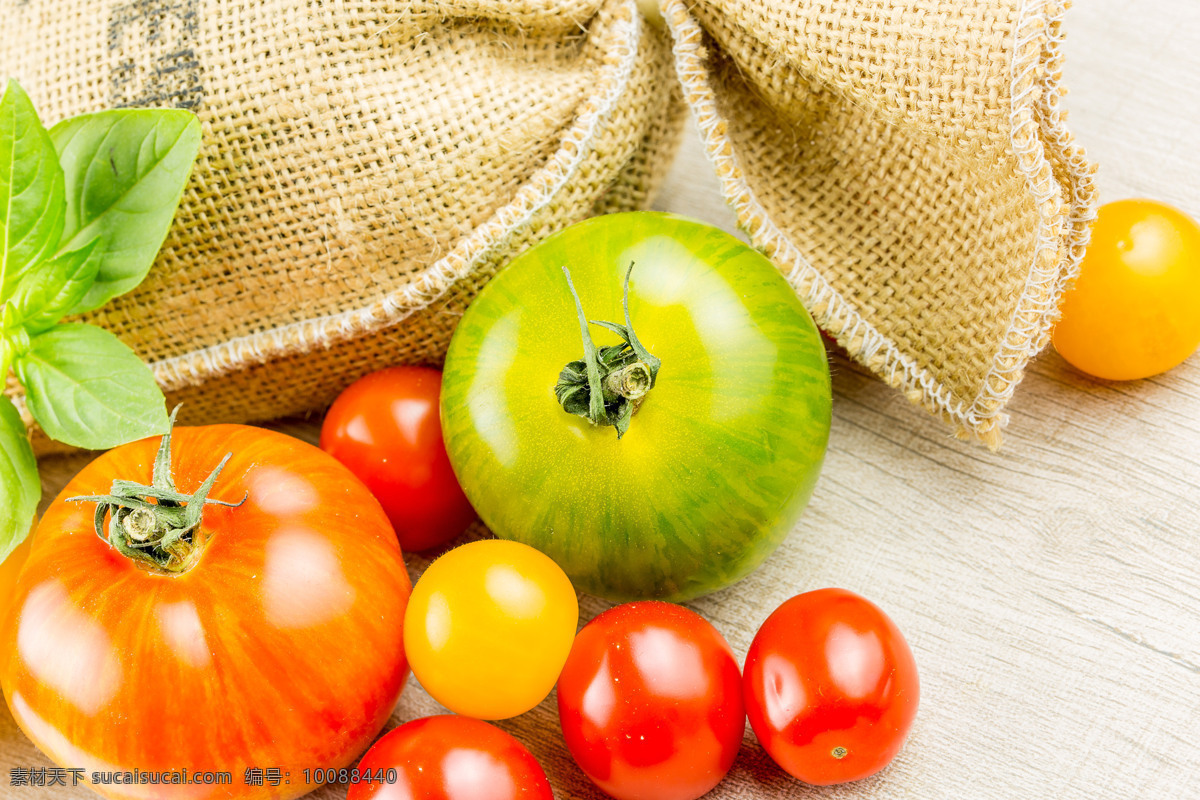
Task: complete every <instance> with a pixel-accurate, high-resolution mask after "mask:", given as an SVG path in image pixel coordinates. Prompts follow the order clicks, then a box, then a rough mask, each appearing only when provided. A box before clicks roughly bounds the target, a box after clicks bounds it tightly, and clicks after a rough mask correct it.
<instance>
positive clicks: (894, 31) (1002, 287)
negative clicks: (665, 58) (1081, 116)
mask: <svg viewBox="0 0 1200 800" xmlns="http://www.w3.org/2000/svg"><path fill="white" fill-rule="evenodd" d="M1065 10H1066V8H1065V3H1063V2H1059V1H1058V0H791V1H790V2H781V1H780V0H774V1H772V2H763V1H762V0H688V2H683V0H666V2H664V5H663V13H664V15H665V17H666V20H667V23H668V25H669V27H670V29H671V31H672V35H673V38H674V53H675V62H676V67H677V69H678V73H679V77H680V79H681V81H682V84H683V87H684V96H685V99H686V101H687V103H688V105H689V106H690V107H691V110H692V112H693V114H694V116H695V118H696V120H697V121H698V123H699V125H700V128H701V131H702V135H703V137H704V142H705V147H706V149H707V152H708V155H709V157H710V159H711V160H712V161H713V163H714V164H715V165H716V168H717V172H718V175H719V177H720V180H721V185H722V191H723V193H724V194H725V197H726V199H727V200H728V201H729V203H730V204H731V205H732V206H733V208H734V209H735V211H736V213H737V218H738V222H739V224H740V226H741V227H742V228H743V229H744V230H746V231H747V232H748V234H749V235H750V237H751V239H752V240H753V242H754V244H755V245H756V246H758V247H760V248H761V249H763V250H764V251H765V252H766V253H767V254H768V255H769V256H770V257H771V259H772V260H773V261H774V262H775V264H776V265H777V266H778V267H779V268H780V269H781V270H782V271H783V272H784V274H785V275H787V277H788V279H789V280H790V281H791V282H792V284H793V285H794V286H795V287H796V290H797V292H798V293H799V294H800V296H801V298H802V299H803V300H804V301H805V305H806V306H807V307H808V309H809V310H810V311H811V312H812V314H813V316H814V318H815V319H816V321H817V323H818V324H819V325H820V326H821V327H822V328H823V329H824V330H825V331H827V332H828V333H829V334H830V335H832V336H833V337H834V338H836V339H837V341H838V343H839V344H841V345H842V346H843V347H844V348H845V349H846V350H847V351H848V352H849V353H850V354H851V356H853V357H854V358H855V359H856V360H858V361H860V362H861V363H863V364H865V365H866V366H867V367H869V368H870V369H871V370H872V371H874V372H875V373H877V374H878V375H880V376H881V377H882V378H883V379H884V380H885V381H887V382H888V383H889V384H890V385H892V386H895V387H896V388H898V389H901V390H903V392H904V393H905V395H906V396H907V397H908V398H909V399H910V400H912V401H913V402H915V403H919V404H920V405H922V406H924V407H925V408H927V409H928V410H930V411H932V412H933V413H935V414H938V415H939V416H941V417H943V418H944V419H945V420H946V421H947V422H949V423H950V424H951V425H952V426H953V429H954V430H955V432H956V433H957V434H958V435H960V436H962V437H964V438H975V439H979V440H982V441H983V442H985V443H986V444H988V445H990V446H992V447H996V446H998V445H999V443H1000V430H1001V428H1002V427H1003V425H1004V424H1005V423H1006V421H1007V420H1006V415H1005V414H1004V407H1005V405H1006V404H1007V402H1008V400H1009V399H1010V398H1011V396H1012V393H1013V389H1014V388H1015V386H1016V385H1017V383H1018V382H1019V381H1020V379H1021V374H1022V370H1023V368H1024V367H1025V365H1026V363H1027V362H1028V360H1029V359H1030V357H1032V356H1033V355H1034V354H1036V353H1037V352H1038V351H1040V350H1041V349H1042V348H1043V347H1045V346H1046V344H1047V343H1048V341H1049V333H1050V329H1051V327H1052V325H1053V323H1054V321H1055V320H1056V319H1057V309H1058V303H1059V298H1060V296H1061V294H1062V292H1063V290H1064V289H1065V288H1066V287H1067V286H1068V285H1069V284H1070V283H1071V282H1072V281H1073V280H1074V278H1075V276H1076V274H1077V272H1078V264H1079V260H1080V258H1081V256H1082V254H1083V249H1084V247H1085V246H1086V243H1087V237H1088V226H1089V223H1090V221H1091V220H1092V219H1093V218H1094V204H1095V191H1094V188H1093V183H1092V173H1093V170H1092V167H1091V166H1090V165H1089V164H1088V162H1087V160H1086V158H1085V156H1084V153H1083V151H1082V150H1081V149H1080V148H1079V147H1078V146H1077V145H1075V144H1074V142H1073V141H1072V138H1071V135H1070V133H1069V132H1068V130H1067V128H1066V126H1065V124H1064V123H1065V120H1064V116H1065V115H1064V113H1063V111H1062V108H1061V101H1062V95H1063V91H1062V89H1061V77H1062V54H1061V50H1060V45H1061V42H1062V37H1063V30H1062V19H1063V14H1064V12H1065Z"/></svg>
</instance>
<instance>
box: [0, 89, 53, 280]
mask: <svg viewBox="0 0 1200 800" xmlns="http://www.w3.org/2000/svg"><path fill="white" fill-rule="evenodd" d="M64 208H65V201H64V190H63V171H62V168H61V167H60V166H59V164H58V154H57V153H55V151H54V145H53V143H52V142H51V141H50V136H49V135H48V134H47V133H46V129H45V128H43V127H42V123H41V120H39V119H38V115H37V111H36V110H35V109H34V107H33V103H31V102H30V100H29V96H28V95H27V94H25V91H24V90H23V89H21V87H20V86H18V85H17V82H16V81H9V82H8V86H7V88H5V90H4V98H3V99H2V100H0V299H6V298H7V297H8V296H9V293H10V291H11V289H12V287H13V286H15V285H16V284H17V281H19V280H20V279H21V277H22V276H23V275H24V274H25V273H26V272H27V271H28V270H29V269H31V268H32V267H34V266H36V265H37V264H38V262H40V261H41V260H42V259H44V258H45V257H46V256H48V255H49V254H50V253H53V252H54V250H55V248H57V247H58V244H59V238H60V236H61V234H62V228H63V211H64Z"/></svg>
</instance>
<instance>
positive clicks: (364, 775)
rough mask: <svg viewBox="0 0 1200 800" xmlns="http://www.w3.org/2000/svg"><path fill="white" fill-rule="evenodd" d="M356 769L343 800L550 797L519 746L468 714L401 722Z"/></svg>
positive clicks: (524, 799)
mask: <svg viewBox="0 0 1200 800" xmlns="http://www.w3.org/2000/svg"><path fill="white" fill-rule="evenodd" d="M389 770H394V772H391V773H390V774H389ZM357 773H358V774H357V777H358V778H359V780H358V781H355V780H354V778H355V776H354V775H351V776H350V778H351V784H350V793H349V794H348V795H347V797H346V800H554V795H553V793H551V791H550V782H549V781H547V780H546V773H545V772H543V771H542V767H541V765H540V764H538V762H537V759H535V758H534V757H533V755H532V754H531V753H530V752H529V751H528V750H526V749H525V747H524V745H522V744H521V743H520V742H518V741H517V740H516V739H514V738H513V737H512V736H509V735H508V734H507V733H505V732H504V731H502V730H500V729H499V728H497V727H495V726H493V725H489V724H488V723H486V722H480V721H479V720H477V719H471V718H470V717H456V716H452V715H446V716H440V717H425V718H424V719H416V720H413V721H412V722H409V723H406V724H404V725H401V726H400V727H399V728H396V729H395V730H394V731H392V732H390V733H389V734H388V735H387V736H384V737H383V738H382V739H380V740H379V741H378V742H376V743H375V746H374V747H372V748H371V749H370V750H369V751H367V754H366V755H365V756H363V759H362V761H361V762H359V765H358V770H357ZM381 779H382V780H381ZM393 779H394V780H393Z"/></svg>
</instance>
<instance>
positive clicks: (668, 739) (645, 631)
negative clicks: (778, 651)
mask: <svg viewBox="0 0 1200 800" xmlns="http://www.w3.org/2000/svg"><path fill="white" fill-rule="evenodd" d="M558 714H559V721H560V722H561V724H562V730H563V737H564V738H565V739H566V742H567V747H568V749H569V750H570V751H571V755H572V756H574V758H575V761H576V763H578V764H579V767H580V769H582V770H583V772H584V774H586V775H587V776H588V777H589V778H590V779H591V780H592V782H594V783H595V784H596V785H597V786H599V787H600V788H601V789H603V790H604V791H605V792H607V793H608V794H609V795H611V796H613V797H615V798H617V800H695V798H697V797H700V796H701V795H703V794H705V793H707V792H708V791H709V790H711V789H712V788H713V787H714V786H716V785H717V784H718V783H720V781H721V779H722V778H724V777H725V775H726V773H728V772H729V769H730V767H732V766H733V761H734V758H735V757H736V756H737V751H738V748H739V747H740V745H741V742H742V734H743V732H744V730H745V726H746V716H745V712H744V710H743V706H742V690H741V673H740V672H739V671H738V665H737V660H736V659H735V658H734V655H733V651H732V650H730V648H729V644H728V643H727V642H726V641H725V639H724V638H723V637H722V636H721V634H720V633H718V632H717V630H716V629H715V628H713V626H712V625H710V624H709V623H708V622H706V621H705V620H704V619H703V618H702V617H700V616H699V615H698V614H696V613H694V612H692V611H689V610H688V609H686V608H683V607H682V606H676V605H672V604H670V603H664V602H659V601H649V602H635V603H626V604H625V605H621V606H617V607H616V608H613V609H610V610H609V611H606V612H605V613H603V614H601V615H600V616H598V617H596V618H595V619H594V620H592V621H591V622H590V623H588V624H587V625H586V626H585V627H584V629H583V630H582V631H580V632H579V634H578V635H577V636H576V637H575V645H574V646H573V647H572V648H571V655H570V656H569V657H568V658H567V664H566V666H565V667H564V668H563V673H562V677H561V678H559V681H558Z"/></svg>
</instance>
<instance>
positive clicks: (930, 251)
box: [0, 0, 1094, 451]
mask: <svg viewBox="0 0 1200 800" xmlns="http://www.w3.org/2000/svg"><path fill="white" fill-rule="evenodd" d="M637 5H638V3H636V2H634V0H571V1H570V2H554V1H553V0H518V1H517V2H506V1H505V0H457V2H449V0H447V1H445V2H437V1H436V0H424V1H423V2H421V1H420V0H418V1H417V2H413V1H412V0H357V1H356V2H343V3H329V4H322V3H306V2H301V0H126V1H125V2H116V1H114V0H26V2H22V3H5V4H2V5H0V31H3V39H2V40H0V77H3V76H8V75H12V76H15V77H17V78H19V79H20V80H22V81H23V83H24V85H25V86H26V87H27V88H28V90H29V91H30V94H31V95H32V96H33V97H34V100H35V102H37V103H38V105H39V107H40V108H41V109H42V111H43V113H44V114H45V115H47V116H48V117H50V118H51V120H53V119H57V118H59V117H63V116H67V115H70V114H75V113H79V112H82V111H87V110H91V109H96V108H102V107H105V106H109V105H155V104H176V105H184V106H188V107H191V108H194V109H195V110H196V112H197V113H198V114H199V115H200V117H201V119H202V121H203V123H204V141H205V144H204V149H203V151H202V154H201V158H200V161H199V163H198V165H197V169H196V173H195V176H194V178H193V181H192V184H191V188H190V189H189V190H188V192H187V194H186V196H185V198H184V203H183V206H182V208H181V210H180V213H179V216H178V218H177V224H176V225H175V227H174V229H173V232H172V234H171V237H170V238H169V240H168V242H167V245H166V247H165V249H164V252H163V254H162V256H161V258H160V259H159V262H158V264H157V265H156V267H155V269H154V270H153V272H152V273H151V276H150V278H149V279H148V280H147V281H146V283H145V284H144V285H143V286H142V287H141V288H140V289H138V290H137V291H136V292H134V293H132V294H130V295H128V296H126V297H123V298H120V299H119V300H117V301H116V302H115V303H113V304H112V305H111V306H109V307H108V308H106V309H103V310H102V311H100V312H98V313H97V314H96V315H94V316H95V317H97V318H98V321H99V322H101V323H102V324H104V325H105V326H107V327H109V328H110V329H112V330H114V331H115V332H116V333H117V334H118V335H120V336H121V337H122V338H123V339H124V340H125V341H126V342H128V343H129V344H130V345H132V346H133V347H134V348H135V349H136V350H137V351H138V352H139V353H140V354H141V355H142V356H143V357H144V358H146V359H147V360H148V361H150V362H152V364H153V367H154V370H155V373H156V374H157V376H158V379H159V380H160V382H161V383H162V384H163V386H164V388H166V389H167V391H168V395H169V400H170V402H172V403H175V402H179V401H184V402H185V407H184V417H185V419H186V421H192V422H196V421H210V420H218V419H219V420H227V421H237V420H255V419H266V418H271V417H277V416H281V415H284V414H291V413H297V412H301V411H305V410H310V409H319V408H321V407H323V406H325V405H326V404H327V403H328V402H329V401H330V400H331V399H332V397H333V396H334V395H335V394H336V393H337V391H338V390H339V389H340V388H341V387H343V386H344V385H346V384H347V383H348V382H349V381H350V380H351V379H352V378H354V377H356V376H358V375H360V374H363V373H365V372H368V371H370V370H373V369H376V368H379V367H381V366H383V365H385V364H392V363H401V362H422V361H424V362H437V361H438V360H439V359H440V357H441V355H442V353H443V352H444V349H445V346H446V344H447V342H448V339H449V336H450V333H451V330H452V328H453V325H454V322H455V320H456V319H457V317H458V315H459V313H460V312H461V311H462V309H463V307H464V306H465V304H466V303H467V302H468V301H469V300H470V298H471V297H472V296H473V295H474V293H475V292H476V291H477V290H478V288H479V287H480V285H481V284H482V283H483V282H484V281H486V280H487V278H488V277H489V276H490V275H492V274H493V273H494V272H495V270H496V269H497V268H499V267H500V266H502V265H503V264H504V263H505V262H506V261H507V260H508V259H509V258H511V257H512V256H513V255H515V254H516V253H518V252H520V251H521V250H523V249H524V248H526V247H528V246H529V245H530V244H532V243H533V242H536V241H537V240H539V239H541V238H542V237H544V236H546V235H547V234H549V233H550V232H552V231H553V230H556V229H558V228H560V227H562V226H564V225H565V224H567V223H568V222H571V221H573V220H575V219H579V218H581V217H583V216H586V215H588V214H592V213H598V212H604V211H613V210H619V209H625V208H632V207H637V206H640V205H644V204H645V203H646V202H647V199H648V197H649V196H650V194H651V192H652V190H653V188H654V186H655V185H656V183H657V181H658V179H659V178H660V177H661V175H662V172H663V170H664V169H665V167H666V166H667V164H668V162H669V157H670V154H671V152H672V146H673V145H674V143H675V140H676V132H677V130H678V122H679V119H680V117H679V115H678V114H677V113H675V109H676V108H678V107H679V106H678V105H677V104H675V103H673V102H672V100H673V97H674V94H675V93H676V92H677V91H678V89H677V87H678V86H679V83H677V82H676V81H675V80H674V78H673V77H672V75H671V69H670V63H669V62H670V53H669V52H668V50H667V44H666V37H665V35H664V33H663V32H662V31H661V30H660V29H659V28H658V27H656V26H654V25H648V24H647V23H646V22H645V21H644V20H643V19H642V18H641V17H640V16H639V15H638V13H637V12H636V7H637ZM641 5H643V6H645V5H647V3H646V2H645V0H643V3H642V4H641ZM1064 7H1065V2H1064V0H686V2H685V0H663V12H664V15H665V18H666V23H667V27H668V28H669V29H670V32H671V35H672V37H673V39H674V62H675V67H676V71H677V73H678V78H679V81H681V82H682V87H683V94H684V96H685V98H686V100H687V104H688V105H689V106H690V108H691V110H692V112H693V114H694V116H695V118H696V120H697V122H698V123H699V127H700V130H701V132H702V135H703V137H704V142H705V146H706V147H707V150H708V153H709V155H710V157H711V158H712V160H713V162H714V163H715V165H716V168H717V172H718V174H719V176H720V179H721V182H722V189H723V191H724V193H725V195H726V197H727V198H728V200H729V201H730V203H731V204H732V205H733V207H734V209H735V210H736V212H737V216H738V220H739V222H740V223H741V225H742V226H743V227H744V228H745V229H746V230H747V231H748V232H749V234H750V236H751V238H752V239H753V241H754V242H755V244H756V245H758V246H759V247H761V248H762V249H763V250H764V251H766V252H767V254H768V255H769V256H770V257H771V258H772V259H773V260H774V261H775V263H776V264H777V265H778V266H779V267H780V268H781V269H782V270H783V271H784V273H785V274H786V275H787V276H788V277H789V279H790V280H791V281H792V282H793V284H794V285H795V287H796V289H797V291H798V292H799V294H800V296H801V297H802V298H803V299H804V301H805V303H806V304H807V306H808V307H809V309H810V310H811V311H812V312H813V315H814V317H815V318H816V319H817V321H818V323H819V324H820V325H821V326H822V327H823V328H825V330H827V331H828V332H830V333H831V334H832V335H833V336H834V337H836V338H837V340H838V341H839V342H840V343H841V344H842V345H843V346H844V347H845V348H846V349H847V350H848V351H849V352H850V353H851V355H852V356H854V357H855V358H857V359H858V360H860V361H861V362H862V363H864V364H866V365H867V366H868V367H869V368H870V369H872V370H874V371H875V372H876V373H878V374H879V375H880V376H882V377H883V378H884V380H886V381H887V382H888V383H890V384H891V385H893V386H895V387H898V388H900V389H902V390H903V391H904V392H905V394H906V395H907V396H908V397H909V398H910V399H911V400H913V401H914V402H917V403H920V404H922V405H923V406H924V407H926V408H927V409H929V410H931V411H933V412H934V413H936V414H939V415H941V416H942V417H944V418H945V419H946V420H947V421H949V422H950V423H951V424H952V425H953V426H954V428H955V430H956V431H957V432H958V433H959V434H960V435H962V436H964V437H977V438H979V439H981V440H982V441H984V442H986V443H988V444H989V445H991V446H993V447H994V446H996V445H998V443H999V438H1000V428H1001V427H1002V426H1003V424H1004V422H1005V414H1004V411H1003V409H1004V406H1005V404H1006V403H1007V402H1008V399H1009V398H1010V397H1011V395H1012V391H1013V389H1014V387H1015V385H1016V384H1017V382H1018V381H1019V380H1020V377H1021V373H1022V370H1023V368H1024V366H1025V364H1026V363H1027V361H1028V359H1029V358H1030V357H1031V356H1032V355H1033V354H1035V353H1036V352H1037V351H1038V350H1040V349H1041V348H1042V347H1044V346H1045V344H1046V343H1047V341H1048V334H1049V328H1050V325H1051V324H1052V322H1053V320H1054V319H1055V316H1056V309H1057V305H1058V299H1059V296H1060V294H1061V292H1062V291H1063V289H1064V287H1065V286H1066V285H1067V284H1069V282H1070V281H1071V280H1072V279H1073V277H1074V274H1075V271H1076V269H1077V264H1078V260H1079V257H1080V255H1081V253H1082V249H1083V247H1084V245H1085V243H1086V238H1087V224H1088V222H1089V221H1090V219H1091V218H1092V216H1093V211H1092V206H1093V204H1094V191H1093V187H1092V182H1091V168H1090V166H1089V165H1088V164H1087V162H1086V159H1085V158H1084V155H1083V153H1082V151H1081V150H1080V149H1079V148H1077V147H1076V146H1075V145H1074V144H1073V142H1072V140H1071V137H1070V134H1069V133H1068V132H1067V130H1066V128H1065V126H1064V124H1063V113H1062V111H1061V109H1060V100H1061V90H1060V88H1059V81H1060V73H1061V53H1060V50H1059V43H1060V41H1061V37H1062V31H1061V19H1062V15H1063V12H1064ZM35 444H36V445H38V447H39V449H40V450H42V451H44V450H45V449H46V443H45V442H44V441H41V440H36V441H35Z"/></svg>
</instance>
